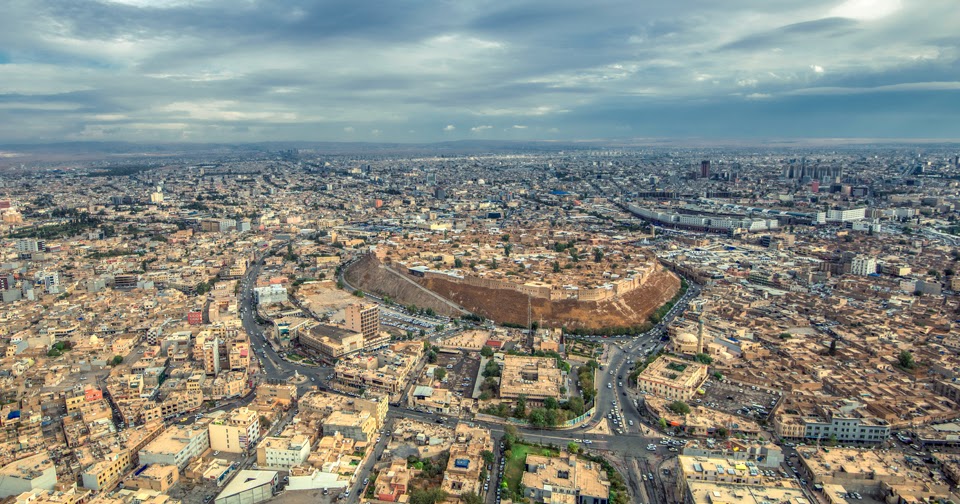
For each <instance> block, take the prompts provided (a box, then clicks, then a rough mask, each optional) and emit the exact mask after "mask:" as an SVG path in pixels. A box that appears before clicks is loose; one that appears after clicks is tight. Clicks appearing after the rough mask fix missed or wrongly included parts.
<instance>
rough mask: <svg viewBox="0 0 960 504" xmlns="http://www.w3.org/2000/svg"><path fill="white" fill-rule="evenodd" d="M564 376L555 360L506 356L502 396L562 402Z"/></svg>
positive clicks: (501, 378) (501, 380) (501, 377)
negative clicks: (549, 398)
mask: <svg viewBox="0 0 960 504" xmlns="http://www.w3.org/2000/svg"><path fill="white" fill-rule="evenodd" d="M562 386H564V373H563V371H561V370H560V368H558V367H557V361H556V359H553V358H552V357H528V356H521V355H506V356H504V358H503V370H502V372H501V373H500V397H501V398H502V399H516V398H518V397H520V396H525V397H526V398H527V400H528V401H537V402H539V401H543V400H544V399H546V398H548V397H552V398H554V399H560V398H561V396H562V394H560V387H562Z"/></svg>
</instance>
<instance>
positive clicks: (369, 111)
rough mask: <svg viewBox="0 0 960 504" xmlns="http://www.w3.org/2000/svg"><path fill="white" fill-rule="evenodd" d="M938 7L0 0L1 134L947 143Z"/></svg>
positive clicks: (848, 2) (951, 51) (949, 98)
mask: <svg viewBox="0 0 960 504" xmlns="http://www.w3.org/2000/svg"><path fill="white" fill-rule="evenodd" d="M955 12H956V4H955V0H910V1H907V0H806V1H804V0H728V1H725V2H716V1H715V0H683V1H677V2H637V1H635V0H611V1H608V2H602V3H584V2H582V1H573V0H554V1H549V2H547V1H543V0H536V1H533V0H531V1H523V0H518V1H517V2H497V1H493V0H482V1H454V0H427V1H397V2H358V1H355V0H354V1H345V0H336V1H325V2H314V1H304V0H294V1H284V2H273V1H266V0H118V1H113V2H108V1H92V0H9V1H8V2H5V6H4V16H0V47H2V48H3V49H2V51H0V141H2V140H16V141H22V140H61V139H123V140H149V141H157V140H162V141H167V140H191V141H204V140H211V141H258V140H288V139H301V138H303V139H311V140H323V139H329V140H386V141H392V140H396V141H430V140H440V139H444V140H447V139H455V138H467V137H484V138H496V137H503V138H513V139H524V138H530V139H534V138H582V137H590V138H598V137H622V136H629V135H642V136H724V137H729V136H731V135H744V136H754V135H758V134H767V135H775V136H784V135H798V136H825V135H829V136H875V135H884V134H889V135H891V136H941V137H957V136H960V132H958V128H960V126H957V125H955V124H956V121H951V120H949V114H950V110H951V107H952V105H951V104H952V103H953V102H954V101H955V94H956V92H957V90H958V89H960V68H958V62H960V39H958V38H957V36H956V35H955V26H954V24H955V22H954V21H953V20H954V19H955ZM912 105H913V106H912Z"/></svg>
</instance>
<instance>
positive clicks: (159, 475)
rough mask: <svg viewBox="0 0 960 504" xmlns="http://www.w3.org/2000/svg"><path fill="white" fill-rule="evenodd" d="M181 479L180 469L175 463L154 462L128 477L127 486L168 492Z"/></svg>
mask: <svg viewBox="0 0 960 504" xmlns="http://www.w3.org/2000/svg"><path fill="white" fill-rule="evenodd" d="M179 481H180V470H179V469H178V468H177V466H174V465H164V464H152V465H150V466H147V468H146V469H144V470H142V471H139V472H138V473H136V474H135V475H133V476H131V477H129V478H127V479H126V480H124V482H123V486H124V487H125V488H130V489H137V490H154V491H157V492H166V491H167V490H169V489H170V487H172V486H173V485H176V484H177V482H179Z"/></svg>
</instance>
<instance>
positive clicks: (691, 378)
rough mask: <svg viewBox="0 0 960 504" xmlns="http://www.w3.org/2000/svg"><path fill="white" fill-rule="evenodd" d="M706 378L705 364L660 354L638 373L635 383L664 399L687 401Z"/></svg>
mask: <svg viewBox="0 0 960 504" xmlns="http://www.w3.org/2000/svg"><path fill="white" fill-rule="evenodd" d="M706 379H707V366H706V365H704V364H700V363H698V362H691V361H685V360H681V359H677V358H675V357H668V356H666V355H661V356H660V357H658V358H657V360H655V361H653V362H652V363H650V365H649V366H647V368H646V369H644V370H643V372H641V373H640V376H638V377H637V385H638V386H639V387H640V389H641V390H645V391H647V392H649V393H651V394H655V395H658V396H660V397H663V398H665V399H669V400H672V401H689V400H690V399H692V398H693V396H694V394H696V392H697V389H699V388H700V385H702V384H703V382H704V381H705V380H706Z"/></svg>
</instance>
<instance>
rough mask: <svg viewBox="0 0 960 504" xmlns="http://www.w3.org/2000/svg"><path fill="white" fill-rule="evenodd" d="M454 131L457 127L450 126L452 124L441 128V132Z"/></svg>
mask: <svg viewBox="0 0 960 504" xmlns="http://www.w3.org/2000/svg"><path fill="white" fill-rule="evenodd" d="M455 129H457V127H456V126H454V125H452V124H448V125H446V126H444V127H443V131H453V130H455Z"/></svg>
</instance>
